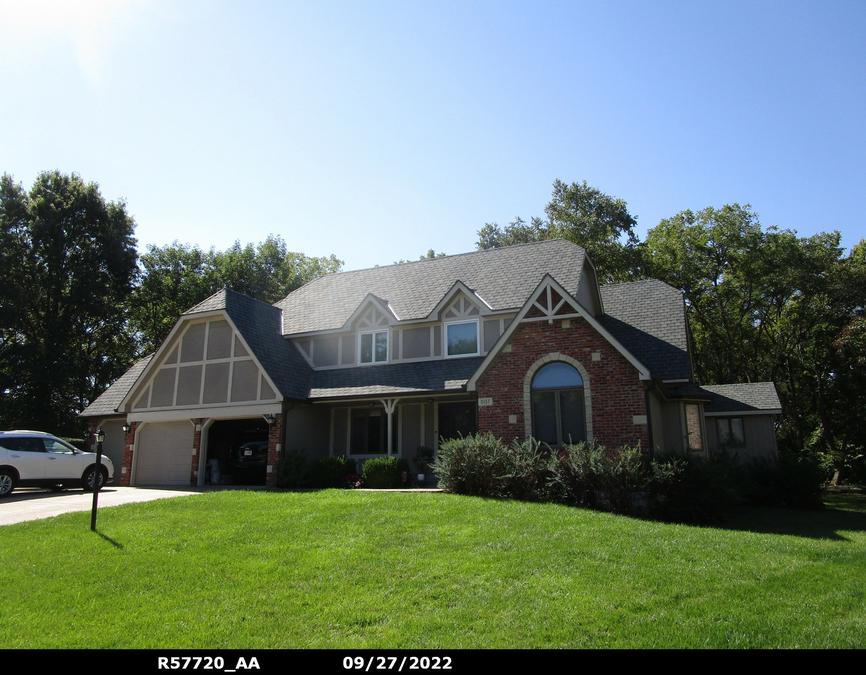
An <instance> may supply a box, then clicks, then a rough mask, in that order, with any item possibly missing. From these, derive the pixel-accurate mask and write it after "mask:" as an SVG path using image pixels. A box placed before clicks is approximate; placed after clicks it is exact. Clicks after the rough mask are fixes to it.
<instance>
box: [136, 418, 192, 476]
mask: <svg viewBox="0 0 866 675" xmlns="http://www.w3.org/2000/svg"><path fill="white" fill-rule="evenodd" d="M193 433H194V427H193V425H192V424H191V423H190V421H189V420H182V421H179V422H151V423H145V424H142V425H141V427H140V428H139V429H138V431H137V433H136V440H137V448H136V451H135V466H134V468H133V475H132V481H133V485H168V486H171V485H178V486H184V487H188V486H189V484H190V475H191V472H192V461H193V448H194V442H193Z"/></svg>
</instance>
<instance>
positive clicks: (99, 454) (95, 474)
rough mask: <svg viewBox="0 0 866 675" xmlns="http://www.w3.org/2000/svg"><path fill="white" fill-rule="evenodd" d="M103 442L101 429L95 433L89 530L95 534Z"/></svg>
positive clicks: (103, 431) (103, 433)
mask: <svg viewBox="0 0 866 675" xmlns="http://www.w3.org/2000/svg"><path fill="white" fill-rule="evenodd" d="M104 440H105V430H104V429H103V428H102V427H99V429H98V430H97V432H96V470H95V471H94V472H93V509H92V510H91V512H90V529H91V530H92V531H93V532H96V505H97V502H98V501H99V485H100V483H102V481H101V480H100V478H102V442H103V441H104ZM85 487H86V486H85Z"/></svg>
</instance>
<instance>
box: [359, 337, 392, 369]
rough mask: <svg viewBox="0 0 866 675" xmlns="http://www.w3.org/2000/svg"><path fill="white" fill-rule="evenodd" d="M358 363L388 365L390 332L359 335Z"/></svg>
mask: <svg viewBox="0 0 866 675" xmlns="http://www.w3.org/2000/svg"><path fill="white" fill-rule="evenodd" d="M358 363H360V364H362V365H363V364H371V363H388V331H387V330H381V331H380V330H377V331H370V332H367V333H358Z"/></svg>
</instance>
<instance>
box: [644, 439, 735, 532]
mask: <svg viewBox="0 0 866 675" xmlns="http://www.w3.org/2000/svg"><path fill="white" fill-rule="evenodd" d="M651 471H652V479H651V480H650V482H649V484H648V492H649V497H650V509H651V512H652V515H653V517H655V518H658V519H660V520H667V521H673V522H679V523H717V522H720V521H722V520H724V518H725V516H726V515H727V513H728V512H729V511H730V510H731V509H732V508H733V507H734V506H737V505H738V504H740V502H741V494H740V489H741V485H742V483H743V479H744V474H743V469H742V467H741V466H740V465H739V464H738V463H737V460H736V458H735V457H730V456H727V455H719V456H718V457H714V458H712V459H709V460H707V459H704V458H703V457H698V456H695V455H669V456H667V457H661V458H659V459H657V460H654V461H653V462H652V464H651Z"/></svg>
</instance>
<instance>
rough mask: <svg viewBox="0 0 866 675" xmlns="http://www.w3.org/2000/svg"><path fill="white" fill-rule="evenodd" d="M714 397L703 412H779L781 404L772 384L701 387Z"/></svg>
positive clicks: (757, 383) (758, 383) (755, 383)
mask: <svg viewBox="0 0 866 675" xmlns="http://www.w3.org/2000/svg"><path fill="white" fill-rule="evenodd" d="M702 389H704V390H705V391H707V392H709V393H710V394H712V395H713V396H714V397H715V400H714V401H713V402H712V403H710V404H709V405H707V406H704V412H707V413H721V412H757V411H760V410H766V411H771V410H778V411H781V409H782V403H781V401H779V394H778V393H777V392H776V385H775V384H773V383H772V382H748V383H743V384H714V385H707V386H704V387H702Z"/></svg>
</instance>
